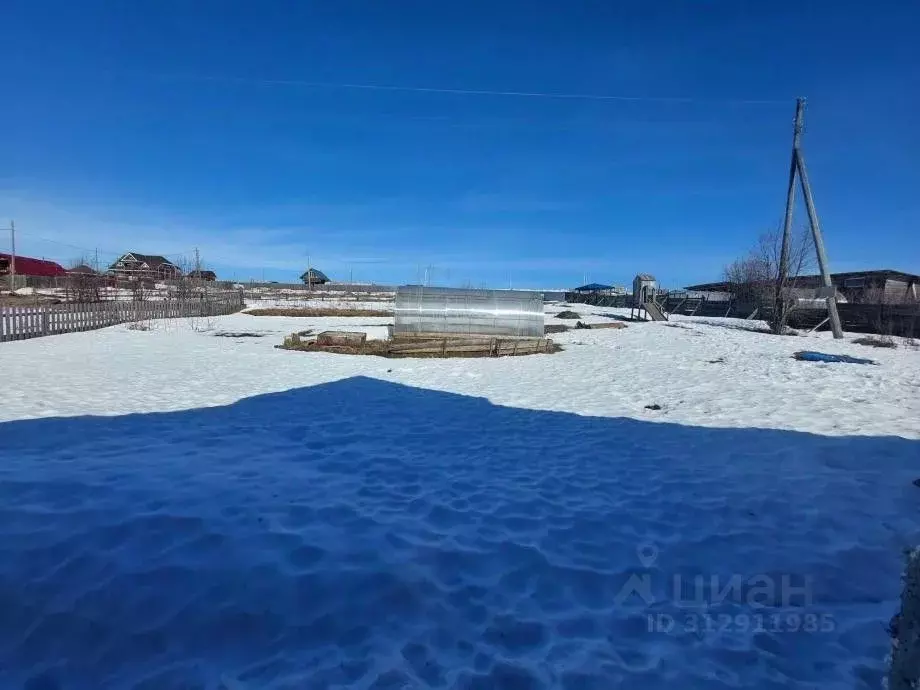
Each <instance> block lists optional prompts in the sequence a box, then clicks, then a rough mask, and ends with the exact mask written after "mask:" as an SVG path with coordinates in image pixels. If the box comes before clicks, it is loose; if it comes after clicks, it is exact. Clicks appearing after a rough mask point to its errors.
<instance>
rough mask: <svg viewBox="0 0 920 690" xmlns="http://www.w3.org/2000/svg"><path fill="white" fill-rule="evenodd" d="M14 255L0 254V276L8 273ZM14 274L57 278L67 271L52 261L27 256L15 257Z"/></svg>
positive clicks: (11, 266) (10, 269) (11, 267)
mask: <svg viewBox="0 0 920 690" xmlns="http://www.w3.org/2000/svg"><path fill="white" fill-rule="evenodd" d="M13 259H14V257H13V256H12V255H11V254H0V276H5V275H9V274H10V273H11V272H12V270H13V263H14V260H13ZM15 264H16V275H17V276H30V277H33V278H58V277H62V276H66V275H67V271H66V270H65V269H64V267H63V266H61V265H60V264H58V263H55V262H54V261H46V260H45V259H33V258H32V257H29V256H19V254H17V255H16V257H15Z"/></svg>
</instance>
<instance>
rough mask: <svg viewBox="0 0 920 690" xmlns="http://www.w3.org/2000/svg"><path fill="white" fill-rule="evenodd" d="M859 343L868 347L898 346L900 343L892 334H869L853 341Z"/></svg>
mask: <svg viewBox="0 0 920 690" xmlns="http://www.w3.org/2000/svg"><path fill="white" fill-rule="evenodd" d="M853 342H854V343H856V344H857V345H866V346H867V347H887V348H892V349H893V348H896V347H897V346H898V344H897V343H896V342H895V341H894V338H892V337H891V336H890V335H867V336H865V337H863V338H856V340H854V341H853Z"/></svg>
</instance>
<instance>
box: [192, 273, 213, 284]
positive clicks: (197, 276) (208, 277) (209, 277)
mask: <svg viewBox="0 0 920 690" xmlns="http://www.w3.org/2000/svg"><path fill="white" fill-rule="evenodd" d="M187 277H188V278H191V279H192V280H204V281H206V282H214V281H215V280H217V274H216V273H215V272H214V271H191V272H190V273H188V274H187Z"/></svg>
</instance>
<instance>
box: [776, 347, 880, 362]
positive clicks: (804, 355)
mask: <svg viewBox="0 0 920 690" xmlns="http://www.w3.org/2000/svg"><path fill="white" fill-rule="evenodd" d="M792 356H793V357H795V358H796V359H801V360H803V361H805V362H843V363H845V364H875V362H874V361H873V360H871V359H863V358H862V357H850V356H849V355H829V354H826V353H824V352H812V351H811V350H802V351H801V352H796V353H795V354H794V355H792Z"/></svg>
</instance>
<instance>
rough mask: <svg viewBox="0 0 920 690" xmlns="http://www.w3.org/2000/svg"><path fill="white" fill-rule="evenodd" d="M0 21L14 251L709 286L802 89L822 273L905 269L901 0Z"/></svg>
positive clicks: (364, 272) (907, 229) (763, 227)
mask: <svg viewBox="0 0 920 690" xmlns="http://www.w3.org/2000/svg"><path fill="white" fill-rule="evenodd" d="M3 15H4V18H3V22H2V28H0V37H2V45H3V55H4V57H3V59H2V60H0V83H2V84H3V85H4V87H3V95H2V101H3V104H2V107H0V151H2V158H0V161H2V163H0V218H5V217H9V218H14V219H15V220H16V225H17V228H18V233H17V236H18V245H19V246H18V250H19V252H20V253H23V254H32V255H40V256H46V257H49V258H55V259H58V260H61V261H69V260H72V259H75V258H77V257H79V256H80V255H88V254H91V253H93V252H95V250H96V249H98V250H99V252H100V261H101V262H104V261H106V260H109V259H111V258H112V257H113V255H114V254H116V253H119V252H121V251H127V250H135V251H144V252H151V253H165V254H170V255H176V256H177V257H180V256H181V257H185V258H189V257H190V256H191V255H192V252H193V250H194V248H195V247H198V248H199V249H200V251H201V255H202V257H203V259H204V261H205V262H206V263H207V264H209V265H211V266H212V267H214V268H216V269H217V270H218V272H219V273H220V274H221V275H222V276H225V277H236V278H237V279H244V278H249V277H255V278H260V277H262V276H263V275H264V276H265V278H266V279H274V280H286V279H290V278H292V277H295V276H296V275H298V274H299V273H300V271H301V270H302V269H303V268H304V267H305V265H306V262H307V257H308V256H310V257H311V260H312V263H313V264H314V265H316V266H317V267H319V268H321V269H323V270H324V271H326V272H327V273H329V274H330V275H331V276H332V277H333V278H336V279H347V278H348V277H349V275H353V276H354V277H355V279H361V280H372V281H376V282H411V281H415V280H416V278H417V276H418V271H419V269H418V267H419V266H421V267H423V270H424V267H425V266H429V265H430V266H432V267H433V268H432V269H431V275H432V277H433V282H435V283H438V284H444V285H456V284H466V283H472V284H474V285H488V286H493V287H499V286H507V285H508V284H509V282H510V283H511V284H513V285H515V286H520V287H524V286H529V287H538V288H539V287H544V288H551V287H565V286H573V285H575V284H579V283H581V281H582V280H583V278H584V277H585V276H587V278H588V279H589V280H591V281H600V282H612V283H617V284H625V283H626V282H628V281H629V280H630V279H631V277H632V276H633V275H634V274H635V273H636V272H639V271H645V272H652V273H655V274H656V275H657V276H658V277H659V279H660V280H661V282H662V283H663V284H665V285H667V286H672V287H673V286H680V285H685V284H687V283H690V282H698V281H703V280H710V279H717V278H719V277H720V275H721V272H722V268H723V266H724V265H725V264H726V263H727V262H729V261H730V260H731V259H732V258H734V257H735V256H737V255H739V254H741V253H743V252H744V251H745V250H746V249H747V248H748V247H749V246H751V245H752V244H753V243H754V242H755V240H756V237H757V235H758V234H759V233H761V232H764V231H768V230H771V229H773V228H775V227H776V226H777V225H778V224H779V222H780V220H781V217H782V213H783V204H784V198H785V190H784V187H785V182H786V179H785V178H786V174H787V169H788V159H789V146H790V139H791V121H792V115H793V111H794V103H795V97H796V96H806V97H807V98H808V110H807V114H806V122H807V125H806V135H805V152H806V155H807V161H808V165H809V172H810V176H811V182H812V186H813V188H814V193H815V197H816V201H817V206H818V211H819V214H820V216H821V221H822V225H823V227H824V231H825V236H826V241H827V245H828V252H829V255H830V260H831V269H832V270H854V269H860V268H894V269H899V270H905V271H912V272H920V232H918V229H920V166H918V164H917V161H918V160H920V127H918V125H917V113H918V112H920V57H918V56H920V52H918V51H917V48H916V31H917V27H918V25H920V5H918V4H917V3H915V2H907V1H903V2H885V1H882V2H878V3H874V4H871V5H870V4H866V3H862V2H860V3H857V2H847V1H841V2H835V3H829V2H816V1H808V0H800V1H799V2H771V3H754V2H740V1H731V2H729V1H725V2H701V1H700V2H690V1H689V0H684V1H678V0H662V1H660V2H642V1H639V0H635V1H634V2H615V1H600V0H597V1H596V2H589V1H587V0H585V1H575V2H569V3H562V2H549V1H537V0H530V1H529V2H495V1H493V2H479V1H478V0H463V1H462V2H461V1H451V0H444V1H439V2H431V1H422V0H418V1H415V2H409V1H399V0H393V1H389V2H379V1H377V2H371V1H370V0H368V1H367V2H352V1H349V0H336V1H335V2H307V1H306V0H303V1H299V2H295V1H293V0H291V1H290V2H281V1H279V0H274V1H272V0H267V1H266V2H253V1H250V2H232V1H230V0H196V1H195V2H184V1H181V0H174V1H172V2H167V1H165V0H156V1H154V0H137V1H135V2H94V1H93V0H84V1H82V2H70V1H68V2H51V1H46V0H6V2H5V3H4V12H3ZM368 86H377V87H382V86H387V87H392V86H395V87H405V88H397V89H389V88H386V89H384V88H364V87H368ZM359 87H360V88H359ZM414 89H419V90H414ZM425 89H434V90H430V91H429V90H425ZM460 92H462V93H460ZM469 92H477V93H469ZM482 92H502V93H504V94H506V95H498V94H496V93H482ZM508 92H514V93H517V94H522V93H523V94H531V95H507V94H508ZM533 94H566V95H570V96H592V95H593V96H614V97H616V98H596V97H571V98H568V97H567V98H555V97H548V96H538V95H533ZM801 211H803V209H802V207H801V204H799V213H797V223H798V224H803V223H804V222H805V216H804V213H801ZM4 222H5V221H4ZM0 247H3V248H4V249H0V251H4V250H5V247H6V239H5V238H3V239H0Z"/></svg>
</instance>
